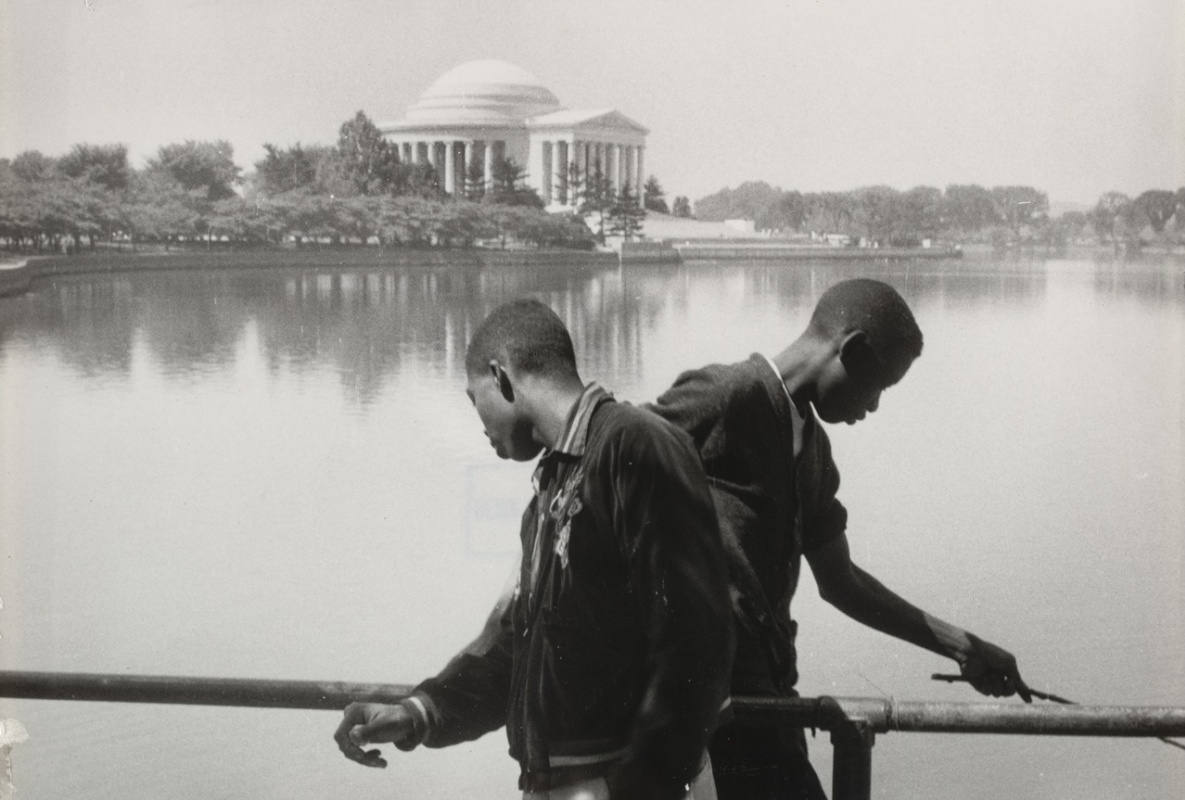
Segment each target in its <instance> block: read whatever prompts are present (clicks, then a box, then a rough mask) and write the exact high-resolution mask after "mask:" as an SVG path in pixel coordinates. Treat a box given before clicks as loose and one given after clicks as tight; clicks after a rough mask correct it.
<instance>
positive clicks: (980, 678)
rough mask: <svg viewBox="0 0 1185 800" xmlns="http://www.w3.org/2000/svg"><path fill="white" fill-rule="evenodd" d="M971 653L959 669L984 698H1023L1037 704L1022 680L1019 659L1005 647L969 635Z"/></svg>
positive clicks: (1027, 701)
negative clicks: (1018, 696) (1013, 696)
mask: <svg viewBox="0 0 1185 800" xmlns="http://www.w3.org/2000/svg"><path fill="white" fill-rule="evenodd" d="M967 639H968V640H969V641H970V642H971V650H970V652H969V653H967V654H966V655H965V658H964V659H963V660H962V662H961V663H960V665H959V668H960V669H961V670H962V673H963V677H965V678H966V679H967V682H968V683H970V684H971V685H972V686H974V687H975V688H976V690H978V691H979V692H980V693H981V694H989V695H991V696H992V697H1011V696H1012V695H1014V694H1019V695H1020V697H1021V699H1022V700H1024V701H1025V702H1026V703H1031V702H1033V695H1032V692H1030V691H1029V687H1028V685H1027V684H1025V682H1024V680H1023V679H1022V678H1021V677H1020V670H1019V669H1018V668H1017V666H1016V657H1015V656H1013V655H1012V653H1009V652H1008V651H1007V650H1005V649H1004V648H1003V647H1000V646H998V645H994V644H992V643H991V642H986V641H984V640H983V639H980V638H979V637H978V636H976V635H974V634H971V633H968V634H967Z"/></svg>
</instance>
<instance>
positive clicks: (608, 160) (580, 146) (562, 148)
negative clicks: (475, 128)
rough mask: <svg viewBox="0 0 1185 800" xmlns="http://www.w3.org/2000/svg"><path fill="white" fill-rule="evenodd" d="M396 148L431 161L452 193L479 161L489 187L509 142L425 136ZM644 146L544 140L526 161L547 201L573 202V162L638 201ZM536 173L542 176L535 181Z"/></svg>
mask: <svg viewBox="0 0 1185 800" xmlns="http://www.w3.org/2000/svg"><path fill="white" fill-rule="evenodd" d="M397 147H398V148H399V160H400V161H402V162H403V163H405V164H425V163H426V164H431V165H432V167H433V168H434V169H435V170H436V172H437V174H438V175H440V176H441V178H442V185H443V188H444V190H445V191H446V192H447V193H449V194H457V193H460V192H463V191H464V190H465V185H466V182H467V180H468V176H470V175H474V173H475V172H476V171H477V167H478V165H480V167H481V174H482V181H483V182H484V184H485V185H486V186H489V185H490V184H491V183H492V182H493V177H494V164H495V162H496V161H497V160H499V159H501V158H505V156H506V142H505V140H502V139H496V140H494V139H489V140H486V139H443V140H441V139H436V140H421V141H413V142H399V143H398V144H397ZM644 150H645V148H644V147H642V146H641V145H628V144H615V143H612V142H589V141H578V140H573V141H569V140H567V139H543V140H536V141H535V142H533V143H532V146H531V153H530V159H531V160H532V163H530V164H527V165H525V166H526V169H527V170H528V180H529V181H530V182H531V183H535V184H536V188H537V189H538V190H539V195H540V197H542V198H543V202H544V204H545V205H552V204H553V203H559V204H561V205H570V204H572V203H573V202H574V200H575V195H574V193H572V192H570V191H569V190H568V182H569V178H570V176H571V167H572V165H573V164H575V166H576V169H577V171H578V173H579V175H580V179H581V180H583V181H587V180H589V179H591V178H592V177H593V176H594V175H595V174H596V173H597V172H598V171H599V172H600V174H601V176H602V177H603V178H605V179H607V180H608V181H609V185H610V186H611V187H612V190H613V192H614V194H620V193H621V191H622V189H624V188H625V187H626V186H629V188H630V191H631V192H632V193H633V194H634V196H636V197H638V199H639V202H640V201H641V199H642V191H641V190H642V184H643V182H644V180H645V178H644V177H643V176H644V175H645V172H644V171H643V166H642V156H643V152H644ZM536 175H538V176H540V177H539V179H538V180H537V181H536V180H532V178H533V177H534V176H536Z"/></svg>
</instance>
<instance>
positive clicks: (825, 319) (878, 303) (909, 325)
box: [810, 278, 922, 361]
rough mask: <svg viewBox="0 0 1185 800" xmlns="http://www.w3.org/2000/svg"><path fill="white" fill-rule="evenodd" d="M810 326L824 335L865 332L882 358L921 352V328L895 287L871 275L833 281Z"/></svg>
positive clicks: (914, 354) (912, 356)
mask: <svg viewBox="0 0 1185 800" xmlns="http://www.w3.org/2000/svg"><path fill="white" fill-rule="evenodd" d="M810 329H811V330H813V331H815V332H816V333H822V334H824V335H828V336H830V335H834V334H847V333H851V332H852V331H856V330H860V331H864V333H865V334H867V336H868V343H869V345H870V346H871V347H872V350H873V352H874V353H876V354H877V356H878V357H879V358H880V359H881V360H882V361H888V360H890V359H892V358H893V357H894V356H905V357H907V358H909V359H910V360H912V359H915V358H917V357H918V356H920V355H921V354H922V331H921V329H920V328H919V327H918V323H917V321H916V320H915V319H914V318H913V312H912V311H910V310H909V306H908V305H907V304H906V302H905V300H904V299H903V298H902V297H901V295H899V294H897V290H896V289H894V288H893V287H892V286H889V284H887V283H882V282H881V281H874V280H872V279H870V278H856V279H854V280H847V281H841V282H840V283H837V284H835V285H834V286H832V287H831V288H830V289H828V290H827V291H825V292H823V296H822V297H820V298H819V302H818V303H817V304H816V305H815V312H814V314H812V315H811V322H810Z"/></svg>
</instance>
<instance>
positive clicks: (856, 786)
mask: <svg viewBox="0 0 1185 800" xmlns="http://www.w3.org/2000/svg"><path fill="white" fill-rule="evenodd" d="M875 741H876V732H875V731H874V730H873V726H872V723H870V722H869V721H868V720H866V719H848V720H846V721H844V722H843V723H842V724H841V725H838V726H836V727H835V728H834V729H832V731H831V745H832V747H833V748H834V755H835V758H834V761H833V762H832V766H831V798H832V800H870V798H871V797H872V745H873V744H874V743H875Z"/></svg>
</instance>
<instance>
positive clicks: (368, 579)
mask: <svg viewBox="0 0 1185 800" xmlns="http://www.w3.org/2000/svg"><path fill="white" fill-rule="evenodd" d="M862 274H872V275H875V276H879V277H882V278H883V279H885V280H887V281H889V282H890V283H892V284H894V285H895V286H897V287H898V288H899V289H900V290H901V291H902V293H903V294H904V295H905V296H906V298H907V299H908V300H909V301H910V303H911V305H912V306H913V308H914V309H915V311H916V314H917V317H918V320H919V322H920V323H921V325H922V328H923V330H924V331H925V334H926V349H925V354H924V356H923V358H922V359H921V360H919V361H918V362H917V364H916V365H915V367H914V368H913V370H912V371H911V373H910V375H909V376H908V377H907V379H906V380H905V381H904V382H903V383H901V384H900V385H899V386H898V387H895V388H894V389H892V390H891V391H889V392H888V393H887V394H886V396H885V397H884V399H883V401H882V403H881V410H880V411H879V412H878V413H877V414H876V415H874V416H873V417H872V418H871V419H870V420H869V421H867V422H865V423H863V424H861V425H860V426H858V427H856V428H851V429H849V428H844V427H840V428H834V427H833V428H832V433H833V441H834V444H835V449H836V452H837V460H838V462H839V465H840V468H841V471H842V472H843V476H844V486H843V489H842V490H841V497H842V498H843V499H844V501H845V503H846V504H847V505H848V507H849V509H850V511H851V522H850V529H849V538H850V540H851V542H852V548H853V556H854V558H855V560H856V561H857V563H859V564H861V565H863V566H865V567H867V568H868V569H869V570H870V571H872V572H873V573H874V574H876V575H877V576H878V577H880V578H881V579H882V580H883V581H884V582H886V583H887V584H889V585H890V586H891V587H893V588H895V589H897V590H898V591H900V592H901V593H902V594H903V595H905V596H906V597H907V598H909V599H912V600H914V601H916V602H917V603H919V604H920V605H922V606H923V607H925V608H926V609H928V610H930V611H932V612H933V613H936V614H938V615H940V616H943V617H946V618H948V619H951V620H952V621H955V622H957V623H959V624H962V625H964V626H966V627H968V628H970V629H971V630H973V631H976V632H978V633H981V634H982V635H983V636H985V637H987V638H990V639H993V640H996V641H999V642H1000V643H1002V644H1004V645H1006V646H1008V647H1009V648H1011V649H1013V650H1014V651H1015V652H1016V653H1017V654H1018V656H1019V657H1020V663H1021V668H1022V671H1023V672H1024V674H1025V675H1026V676H1027V677H1028V680H1029V681H1030V682H1031V683H1032V684H1033V685H1034V686H1038V687H1040V688H1044V689H1047V690H1049V691H1053V692H1056V693H1058V694H1063V695H1066V696H1069V697H1071V698H1074V699H1078V700H1081V701H1083V702H1091V703H1104V704H1112V703H1113V704H1135V705H1157V704H1172V705H1185V667H1183V666H1182V665H1183V664H1185V634H1183V633H1182V631H1183V630H1185V589H1183V588H1182V587H1183V586H1185V579H1183V577H1185V576H1183V575H1182V571H1183V564H1185V533H1183V531H1185V490H1183V489H1182V487H1183V486H1185V466H1183V465H1185V446H1183V443H1182V442H1183V420H1185V377H1183V374H1185V368H1183V365H1185V355H1183V354H1185V283H1183V281H1185V278H1183V274H1185V271H1183V270H1182V266H1181V264H1180V262H1176V263H1172V262H1167V263H1137V264H1132V263H1128V264H1112V263H1111V262H1098V263H1095V262H1089V261H1048V262H1045V261H1032V262H1020V263H1017V262H994V261H977V260H975V259H971V258H968V259H966V260H964V261H961V262H949V263H943V262H926V263H913V264H909V263H901V264H891V265H884V264H873V263H869V262H860V263H853V264H846V265H843V264H834V263H827V264H810V263H800V262H793V263H784V264H778V263H768V262H762V263H760V264H737V263H728V264H718V265H714V264H707V263H695V264H690V265H686V266H683V267H662V268H630V269H628V270H627V271H625V272H624V273H622V272H619V271H617V270H614V269H609V270H603V269H594V268H577V267H565V268H562V269H551V270H547V269H539V268H517V269H511V268H484V269H483V268H477V267H435V268H422V269H417V268H400V269H382V268H372V267H365V268H358V269H348V268H343V269H311V268H309V269H290V270H257V269H228V270H219V269H212V270H208V271H201V272H184V273H173V272H157V273H142V274H128V273H124V274H111V275H103V276H75V277H67V278H57V279H54V280H48V281H44V282H41V283H39V284H37V286H36V288H35V291H34V292H33V293H31V294H29V295H26V296H23V297H16V298H9V299H3V300H0V470H2V484H0V537H2V538H0V545H2V550H3V560H2V561H0V597H2V598H3V603H4V608H3V611H0V631H2V632H3V635H4V638H3V640H0V667H3V668H5V669H28V670H58V671H80V672H114V673H125V674H137V673H154V674H181V675H185V674H193V675H210V676H236V677H253V676H254V677H276V678H300V679H340V680H358V681H390V682H413V681H415V680H418V679H419V678H421V677H424V676H426V675H427V674H429V673H430V672H433V671H435V670H436V669H437V668H438V667H439V666H441V665H442V664H443V663H444V661H445V660H446V659H447V657H448V656H449V655H451V654H452V653H453V652H454V651H455V650H456V649H457V648H458V647H459V646H460V645H462V644H463V643H464V642H466V641H467V640H468V638H469V637H471V636H472V634H473V633H475V632H476V631H477V629H478V627H479V625H480V622H481V620H482V619H483V617H484V614H485V612H486V611H487V610H488V608H489V605H490V603H491V602H492V601H493V598H494V597H495V596H496V595H497V592H498V590H499V588H500V585H501V583H502V581H503V579H504V578H505V576H506V574H507V573H508V571H509V570H510V568H511V564H512V560H513V554H514V551H515V547H516V539H515V536H516V531H517V518H518V515H519V513H520V510H521V506H522V503H523V502H524V500H525V498H526V496H527V492H528V491H529V489H528V474H529V466H527V467H524V466H522V465H513V464H504V463H501V462H499V461H497V460H496V459H495V458H494V457H493V455H492V453H491V451H490V450H489V448H488V445H486V444H485V441H484V439H483V437H482V436H481V430H480V426H479V424H478V421H477V418H476V415H475V414H473V412H472V410H471V408H470V406H469V403H468V401H467V400H466V398H465V396H464V393H463V388H464V375H463V371H464V369H463V361H464V348H465V342H466V339H467V336H468V334H469V332H470V331H471V330H472V327H473V326H474V325H475V324H477V323H478V322H480V320H481V319H482V318H483V317H484V315H485V314H486V313H488V311H489V310H490V309H492V308H493V307H494V306H496V305H497V304H499V303H501V302H503V301H504V300H508V299H510V298H513V297H516V296H519V295H522V294H527V293H531V294H534V295H536V296H538V297H541V298H542V299H544V300H546V301H547V302H549V303H550V304H551V305H552V306H553V307H554V308H555V309H556V310H557V311H558V312H559V313H560V314H561V316H562V317H563V318H564V319H565V321H566V322H567V323H568V324H569V326H570V328H571V330H572V331H573V334H574V336H575V337H576V343H577V350H578V356H579V359H580V362H581V365H582V368H583V371H584V373H585V375H586V377H588V378H596V379H598V380H600V381H602V382H603V383H605V384H607V385H609V386H610V387H612V388H613V389H615V390H616V392H617V394H618V395H619V396H620V397H623V398H625V399H632V400H639V401H640V400H646V399H649V398H651V397H653V396H654V395H655V394H656V393H658V392H659V391H661V390H662V389H663V388H664V387H665V386H667V385H668V384H669V383H670V382H671V381H672V380H673V379H674V377H675V376H676V375H677V374H678V372H679V371H680V370H681V369H684V368H687V367H691V366H696V365H699V364H702V363H706V362H709V361H716V360H736V359H740V358H743V357H745V356H746V355H747V354H748V353H750V352H753V351H755V350H762V351H765V352H767V353H772V352H774V351H776V350H777V349H778V348H780V347H781V346H784V345H785V344H786V343H788V342H789V340H790V339H791V338H793V336H794V335H796V334H797V333H798V331H799V330H800V329H801V328H802V327H803V326H804V325H805V323H806V320H807V317H808V315H809V313H810V310H811V308H813V306H814V302H815V300H816V299H817V298H818V296H819V294H820V293H821V292H822V291H823V290H824V289H825V288H826V287H827V286H829V285H831V284H832V283H834V282H835V281H836V280H839V279H841V278H843V277H852V276H856V275H862ZM804 584H805V585H804V586H803V587H802V589H801V591H800V597H799V599H798V600H796V603H795V608H796V616H797V617H798V618H799V620H800V622H801V624H802V634H801V656H800V658H801V664H800V666H801V671H802V675H803V678H802V684H801V687H800V688H801V690H802V691H803V693H804V694H808V695H809V694H819V693H828V694H839V695H881V694H886V695H891V696H894V697H897V698H900V699H949V700H973V699H976V697H977V696H975V695H973V694H970V693H969V691H968V690H967V689H966V688H965V687H958V686H955V687H951V686H945V685H938V684H933V683H931V682H930V681H929V680H928V676H929V674H930V673H931V672H935V671H950V666H949V665H948V663H946V662H944V661H943V660H942V659H938V658H936V657H934V656H932V655H929V654H927V653H924V652H921V651H918V650H915V649H914V648H911V647H909V646H907V645H903V644H900V643H898V642H896V641H894V640H891V639H888V638H886V637H883V636H881V635H879V634H875V633H873V632H871V631H868V630H866V629H863V628H861V627H859V626H857V625H856V624H855V623H851V622H849V621H847V620H846V619H844V618H843V617H842V616H841V615H839V614H838V613H837V612H835V611H833V610H832V609H831V608H830V607H828V606H825V605H824V604H822V603H821V601H819V600H818V598H817V596H815V594H814V592H813V585H812V584H811V583H810V582H809V580H808V581H804ZM0 716H9V717H18V718H20V719H21V720H22V721H23V722H24V723H25V724H26V726H27V727H28V729H29V732H30V735H31V739H30V741H29V742H27V743H25V744H23V745H20V746H18V747H17V748H16V750H15V753H14V778H15V782H16V786H17V788H18V790H19V791H20V795H18V796H21V795H23V796H27V797H31V798H36V797H80V796H93V795H95V794H96V793H98V794H99V795H101V796H114V797H122V798H130V799H134V800H138V799H139V798H145V799H147V798H153V799H154V800H155V799H156V798H189V797H193V796H202V797H218V798H244V799H246V798H258V797H269V796H281V795H282V796H287V797H293V798H321V797H326V796H346V795H349V796H358V797H377V796H391V795H393V794H400V793H402V794H403V796H409V797H416V798H454V797H458V796H464V794H465V793H469V795H471V796H482V797H503V798H512V797H516V796H517V793H516V792H515V791H514V788H513V787H514V778H515V774H516V770H515V767H514V765H513V764H512V763H511V762H510V760H509V759H508V758H507V757H506V756H505V739H504V737H503V735H502V733H501V732H499V733H496V734H492V735H490V736H487V737H486V738H485V739H483V740H482V741H480V742H478V743H476V744H471V745H465V746H462V747H459V748H453V749H451V750H445V751H441V752H417V753H415V754H413V755H402V754H397V753H396V754H394V757H393V758H392V759H391V762H392V765H391V767H390V768H389V769H388V770H386V771H378V770H365V769H363V768H361V767H358V766H356V765H354V764H351V763H349V762H346V761H345V760H344V759H342V758H341V756H340V755H339V754H338V752H337V749H336V747H335V745H334V744H333V742H332V740H331V738H330V737H331V734H332V731H333V728H334V727H335V726H336V722H337V717H336V715H335V714H333V713H329V712H301V711H269V710H239V709H210V708H185V707H167V706H130V705H117V704H100V703H57V702H32V701H20V702H18V701H11V700H0ZM812 753H813V757H814V758H815V761H816V763H817V766H818V768H819V769H820V771H821V772H823V773H824V774H829V770H830V746H829V743H828V742H827V740H826V737H819V739H817V740H815V742H814V746H813V751H812ZM1182 785H1185V754H1182V753H1180V752H1179V751H1175V750H1172V749H1170V748H1167V747H1165V746H1164V745H1161V744H1158V743H1156V742H1152V741H1121V740H1080V739H1075V740H1071V739H1049V738H1045V739H1038V738H1021V737H983V736H964V737H955V736H929V735H925V736H923V735H914V734H894V735H886V736H881V737H879V738H878V741H877V745H876V749H875V751H874V778H873V786H874V793H875V794H876V795H878V796H880V795H881V794H882V793H883V795H884V796H895V797H914V798H946V797H972V798H980V797H982V798H988V797H1009V798H1042V800H1044V798H1051V797H1064V798H1084V797H1100V798H1101V797H1107V798H1163V797H1169V796H1175V795H1176V794H1178V793H1179V791H1180V787H1181V786H1182ZM96 790H98V791H97V792H96Z"/></svg>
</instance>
